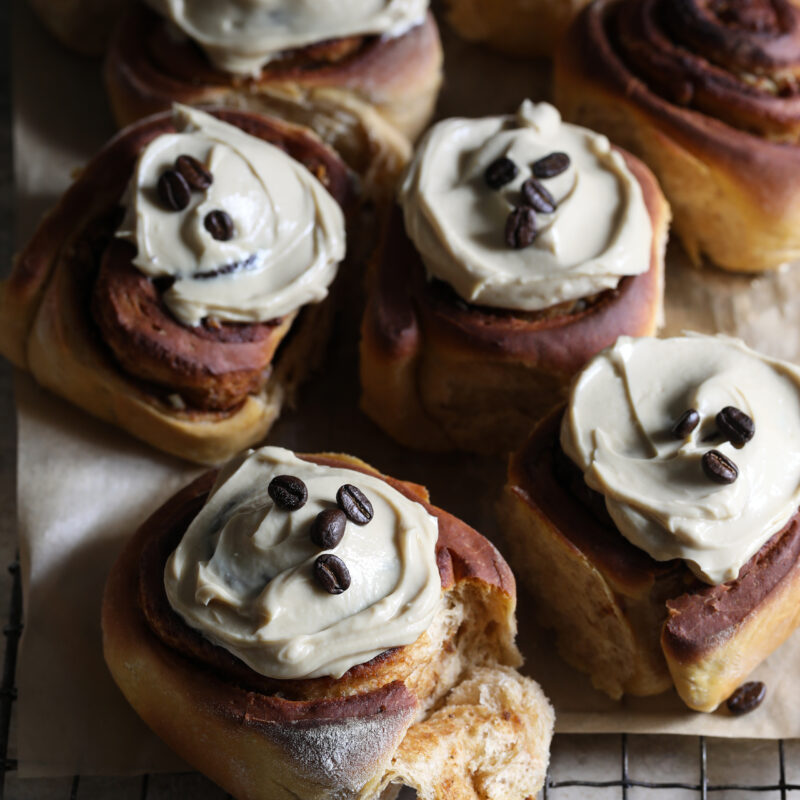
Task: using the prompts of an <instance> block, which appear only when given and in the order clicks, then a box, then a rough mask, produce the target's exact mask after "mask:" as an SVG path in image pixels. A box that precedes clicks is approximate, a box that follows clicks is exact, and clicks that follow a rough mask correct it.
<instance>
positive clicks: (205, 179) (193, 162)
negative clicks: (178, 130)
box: [175, 155, 214, 192]
mask: <svg viewBox="0 0 800 800" xmlns="http://www.w3.org/2000/svg"><path fill="white" fill-rule="evenodd" d="M175 169H176V170H178V172H180V174H181V175H182V176H183V179H184V180H185V181H186V183H188V184H189V187H190V188H192V189H195V190H196V191H198V192H204V191H205V190H206V189H208V187H209V186H211V184H212V183H213V182H214V176H213V175H212V174H211V173H210V172H209V171H208V170H207V169H206V168H205V167H204V166H203V165H202V164H201V163H200V162H199V161H198V160H197V159H196V158H195V157H194V156H187V155H182V156H178V158H177V159H176V160H175Z"/></svg>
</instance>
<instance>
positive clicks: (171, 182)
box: [157, 169, 192, 211]
mask: <svg viewBox="0 0 800 800" xmlns="http://www.w3.org/2000/svg"><path fill="white" fill-rule="evenodd" d="M157 188H158V196H159V197H160V198H161V202H162V203H163V204H164V205H165V206H166V207H167V208H169V209H170V210H171V211H183V209H184V208H186V206H188V205H189V200H190V199H191V196H192V192H191V189H189V184H188V183H186V178H184V177H183V175H181V174H180V172H178V171H177V170H175V169H168V170H166V171H165V172H162V173H161V177H160V178H159V179H158V187H157Z"/></svg>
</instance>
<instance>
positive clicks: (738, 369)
mask: <svg viewBox="0 0 800 800" xmlns="http://www.w3.org/2000/svg"><path fill="white" fill-rule="evenodd" d="M726 406H734V407H736V408H738V409H740V410H741V411H744V412H745V413H746V414H748V415H749V416H750V417H751V418H752V420H753V422H754V423H755V435H754V436H753V438H752V439H751V440H750V441H749V442H748V443H746V444H745V445H744V446H743V447H741V448H736V447H734V446H733V445H732V444H731V443H730V442H728V441H724V440H723V438H722V437H719V436H717V437H715V438H713V439H709V438H708V437H709V436H710V434H712V433H714V432H715V431H717V425H716V422H715V418H716V415H717V414H718V413H719V412H720V411H721V410H722V409H723V408H724V407H726ZM690 408H693V409H695V410H697V411H698V412H699V414H700V420H701V421H700V424H699V425H698V426H697V427H696V428H695V430H694V431H693V432H692V433H691V434H690V435H689V436H688V437H686V438H685V439H683V440H678V439H676V438H674V437H673V436H671V435H670V429H671V428H672V426H673V425H674V423H675V422H676V420H677V419H678V418H679V417H680V416H681V414H683V413H684V412H685V411H686V410H688V409H690ZM561 444H562V447H563V449H564V451H565V452H566V453H567V455H569V456H570V458H571V459H572V460H573V461H575V463H576V464H577V465H578V466H579V467H580V468H581V469H582V470H583V473H584V477H585V479H586V483H587V484H588V485H589V486H590V487H591V488H592V489H595V490H597V491H598V492H602V494H603V495H605V498H606V507H607V508H608V512H609V514H610V515H611V518H612V519H613V520H614V523H615V524H616V526H617V527H618V528H619V530H620V531H621V532H622V534H623V535H624V536H625V537H626V538H627V539H629V540H630V541H631V542H632V543H633V544H635V545H636V546H637V547H640V548H642V549H643V550H645V551H647V552H648V553H649V554H650V555H651V556H652V557H653V558H655V559H656V560H658V561H664V560H668V559H673V558H682V559H685V560H686V562H687V563H688V565H689V567H690V568H691V569H692V571H693V572H694V573H695V574H696V575H697V576H698V577H699V578H701V579H702V580H704V581H706V582H708V583H714V584H717V583H723V582H725V581H729V580H732V579H734V578H736V577H737V575H738V574H739V570H740V569H741V567H742V565H743V564H745V563H746V562H747V561H748V560H749V559H750V557H751V556H752V555H753V554H755V553H756V552H757V551H758V550H759V549H760V548H761V546H762V545H763V544H764V543H765V542H766V541H767V539H769V538H770V537H771V536H772V535H773V534H774V533H777V532H778V531H779V530H780V529H781V528H782V527H783V526H784V525H786V523H787V522H788V521H789V519H790V518H791V517H792V516H793V515H794V513H795V512H796V511H797V509H798V506H800V368H798V367H796V366H795V365H793V364H789V363H787V362H783V361H778V360H776V359H772V358H768V357H766V356H763V355H760V354H759V353H756V352H755V351H754V350H751V349H749V348H748V347H746V346H745V345H744V344H743V343H742V342H741V341H739V340H737V339H730V338H727V337H723V336H717V337H712V336H701V335H699V334H691V335H687V336H684V337H677V338H673V339H647V338H645V339H633V338H629V337H621V338H620V339H619V340H618V341H617V342H616V344H615V345H614V346H613V347H611V348H609V349H607V350H605V351H603V352H602V353H600V354H599V355H598V356H596V357H595V358H594V359H593V360H592V361H591V362H590V363H589V364H588V365H587V367H586V368H585V369H584V371H583V372H582V373H581V374H580V376H579V377H578V379H577V381H576V383H575V384H574V387H573V390H572V396H571V398H570V403H569V407H568V410H567V413H566V414H565V416H564V421H563V424H562V428H561ZM711 449H716V450H718V451H720V452H721V453H723V454H724V455H725V456H727V457H728V458H730V459H731V460H732V461H733V462H734V463H735V464H736V466H737V467H738V469H739V477H738V478H737V480H736V481H735V482H734V483H731V484H727V485H720V484H718V483H714V482H712V481H711V480H710V479H709V478H708V477H707V476H706V475H705V473H704V472H703V469H702V466H701V459H702V457H703V454H704V453H706V452H708V451H709V450H711Z"/></svg>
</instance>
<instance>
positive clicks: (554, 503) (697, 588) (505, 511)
mask: <svg viewBox="0 0 800 800" xmlns="http://www.w3.org/2000/svg"><path fill="white" fill-rule="evenodd" d="M561 414H562V411H561V410H559V411H557V412H555V413H554V414H553V415H551V417H550V418H548V419H547V420H546V421H544V422H543V423H542V424H540V425H539V426H538V427H537V428H536V430H535V431H534V433H533V434H532V436H531V438H530V439H529V440H528V442H527V443H526V445H525V446H524V447H523V448H522V449H521V450H520V451H518V452H517V453H515V454H514V455H513V456H512V457H511V460H510V462H509V473H508V482H507V484H506V487H505V490H504V494H503V498H502V500H501V503H500V509H499V511H500V516H501V519H502V522H503V525H504V528H505V534H506V537H507V541H508V543H509V548H510V550H511V553H512V555H513V556H514V558H513V559H512V561H515V562H516V563H517V564H519V565H524V567H525V571H524V572H523V573H522V574H524V575H526V576H529V577H530V581H529V582H528V583H527V588H528V590H529V591H531V593H532V594H534V596H535V597H536V600H537V603H538V605H539V618H540V620H541V621H542V623H543V624H544V625H546V626H547V627H552V628H555V630H556V634H557V637H558V638H557V641H558V647H559V651H560V652H561V654H562V656H563V657H564V659H565V660H566V661H568V662H569V663H570V664H572V665H573V666H574V667H576V668H577V669H580V670H582V671H584V672H588V673H589V674H590V676H591V679H592V683H593V685H594V686H595V687H596V688H598V689H601V690H602V691H604V692H606V693H607V694H609V695H610V696H612V697H614V698H618V697H620V696H621V695H622V694H623V693H630V694H641V695H649V694H657V693H659V692H662V691H664V690H666V689H668V688H669V687H670V686H672V685H674V686H675V688H676V689H677V691H678V694H679V695H680V697H681V699H682V700H683V701H684V702H685V703H686V704H687V705H688V706H689V707H690V708H693V709H695V710H697V711H712V710H713V709H714V708H716V707H717V706H718V705H719V704H720V703H721V702H723V701H724V700H725V699H726V698H727V697H729V696H730V694H731V693H732V692H733V690H734V689H735V688H736V687H737V686H738V685H739V684H740V683H741V682H742V680H743V679H744V678H745V677H746V676H747V674H748V673H749V672H750V671H751V670H752V669H753V668H754V667H755V666H756V665H757V664H759V663H760V662H761V661H763V660H764V659H765V658H766V657H767V656H768V655H769V654H770V653H771V652H772V651H773V650H774V649H775V648H776V647H777V646H778V645H779V644H780V643H781V642H782V641H783V640H784V639H785V638H786V637H787V636H788V635H789V633H791V631H792V630H794V628H795V627H796V626H797V625H798V624H800V614H798V611H797V608H798V602H799V601H800V561H799V560H798V559H799V557H800V511H798V513H797V514H796V515H795V516H794V517H793V518H792V520H790V521H789V523H787V526H786V527H785V528H784V529H783V530H782V531H780V532H779V533H777V534H776V535H775V536H773V537H772V538H771V539H770V540H769V541H768V542H767V543H766V544H765V545H764V546H763V547H762V548H761V550H759V552H758V553H757V554H756V555H755V556H753V558H752V559H750V561H749V562H748V563H747V564H746V565H745V566H744V567H743V568H742V570H741V572H740V575H739V577H738V578H737V579H736V580H735V581H729V582H728V583H725V584H722V585H720V586H708V585H707V584H704V583H701V582H700V581H698V580H697V579H696V578H695V577H694V576H693V575H692V573H691V572H690V571H689V569H688V568H687V567H686V566H685V565H684V564H683V562H681V561H669V562H658V561H655V560H653V559H652V558H651V557H650V556H649V555H647V553H645V552H644V551H642V550H639V549H638V548H636V547H634V546H633V545H631V544H630V543H629V542H628V541H627V540H626V539H625V538H624V537H623V536H622V535H621V534H620V533H619V531H618V530H617V529H616V527H614V526H613V523H612V522H611V520H610V517H607V516H604V515H598V514H597V513H596V512H592V511H591V510H590V509H589V507H588V506H587V505H586V504H584V502H583V501H582V499H581V498H580V497H578V496H577V495H576V494H575V493H574V492H573V491H572V490H571V488H570V487H569V486H567V485H566V484H565V482H564V478H563V476H559V475H558V470H557V467H556V464H555V461H554V457H555V454H556V450H557V449H558V448H559V445H558V431H559V425H560V418H561ZM575 471H576V474H577V475H578V476H580V472H579V471H578V470H577V468H575ZM579 479H580V481H581V482H582V477H580V478H579Z"/></svg>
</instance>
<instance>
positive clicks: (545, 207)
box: [522, 178, 556, 214]
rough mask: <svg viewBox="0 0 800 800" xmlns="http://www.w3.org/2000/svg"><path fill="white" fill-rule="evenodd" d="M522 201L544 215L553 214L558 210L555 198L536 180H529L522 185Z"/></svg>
mask: <svg viewBox="0 0 800 800" xmlns="http://www.w3.org/2000/svg"><path fill="white" fill-rule="evenodd" d="M522 200H523V202H524V203H525V205H526V206H530V207H531V208H534V209H536V211H539V212H540V213H542V214H552V213H553V212H554V211H555V210H556V200H555V198H554V197H553V195H551V194H550V192H548V191H547V189H545V187H544V184H542V183H540V182H539V181H537V180H536V178H528V180H526V181H525V183H523V184H522Z"/></svg>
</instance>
